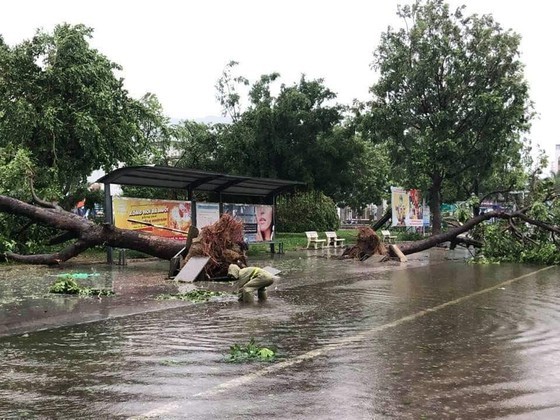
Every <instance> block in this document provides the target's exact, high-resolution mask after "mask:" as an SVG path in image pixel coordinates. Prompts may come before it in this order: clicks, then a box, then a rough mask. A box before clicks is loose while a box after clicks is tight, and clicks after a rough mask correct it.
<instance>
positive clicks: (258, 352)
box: [226, 338, 276, 363]
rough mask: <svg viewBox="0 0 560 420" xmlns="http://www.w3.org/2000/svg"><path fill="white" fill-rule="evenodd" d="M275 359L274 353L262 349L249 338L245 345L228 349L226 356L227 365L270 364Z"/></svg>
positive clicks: (236, 345)
mask: <svg viewBox="0 0 560 420" xmlns="http://www.w3.org/2000/svg"><path fill="white" fill-rule="evenodd" d="M275 359H276V352H275V351H274V350H272V349H270V348H268V347H262V346H260V345H259V344H257V343H256V342H255V339H254V338H251V340H250V341H249V343H247V344H234V345H233V346H231V347H230V348H229V354H228V355H227V356H226V362H228V363H246V362H272V361H274V360H275Z"/></svg>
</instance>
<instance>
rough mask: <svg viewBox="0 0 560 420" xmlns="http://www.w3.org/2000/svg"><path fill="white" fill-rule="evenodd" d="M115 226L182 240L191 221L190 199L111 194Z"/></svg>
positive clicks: (185, 236)
mask: <svg viewBox="0 0 560 420" xmlns="http://www.w3.org/2000/svg"><path fill="white" fill-rule="evenodd" d="M113 217H114V221H115V226H116V227H118V228H121V229H128V230H141V231H144V232H150V233H153V234H155V235H158V236H164V237H167V238H173V239H180V240H185V239H186V238H187V232H188V230H189V227H190V225H191V223H192V222H191V202H190V201H175V200H151V199H146V198H130V197H113Z"/></svg>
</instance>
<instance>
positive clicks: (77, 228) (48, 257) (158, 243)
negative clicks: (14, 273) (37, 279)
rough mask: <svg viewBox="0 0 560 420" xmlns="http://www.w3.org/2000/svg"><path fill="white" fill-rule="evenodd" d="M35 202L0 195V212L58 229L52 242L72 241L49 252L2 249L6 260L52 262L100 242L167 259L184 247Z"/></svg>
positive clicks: (154, 236) (170, 240) (65, 258)
mask: <svg viewBox="0 0 560 420" xmlns="http://www.w3.org/2000/svg"><path fill="white" fill-rule="evenodd" d="M35 202H37V203H38V204H39V205H34V204H29V203H25V202H23V201H20V200H17V199H15V198H11V197H7V196H4V195H0V211H1V212H5V213H9V214H13V215H18V216H24V217H27V218H29V219H30V220H32V221H33V222H35V223H39V224H42V225H45V226H50V227H52V228H55V229H58V230H60V231H61V232H62V233H61V235H59V236H58V237H57V238H56V239H54V240H52V241H51V243H57V242H60V241H62V240H66V241H68V240H72V242H71V243H70V244H69V245H67V246H66V247H64V248H63V249H62V250H60V251H58V252H54V253H51V254H38V255H20V254H16V253H13V252H5V253H4V255H5V257H6V259H8V260H12V261H16V262H20V263H28V264H46V265H54V264H59V263H61V262H64V261H67V260H69V259H70V258H73V257H75V256H77V255H79V254H80V253H82V252H84V251H85V250H87V249H89V248H93V247H96V246H99V245H104V246H110V247H114V248H128V249H133V250H135V251H140V252H143V253H146V254H148V255H151V256H154V257H158V258H162V259H166V260H169V259H171V258H172V257H173V256H174V255H175V254H176V253H177V252H179V251H180V250H181V248H182V247H183V244H182V243H181V242H179V241H176V240H173V239H168V238H162V237H159V236H156V235H152V234H150V233H146V232H140V231H132V230H125V229H119V228H116V227H114V226H112V225H110V224H102V225H98V224H95V223H93V222H92V221H90V220H88V219H85V218H84V217H81V216H79V215H77V214H74V213H71V212H69V211H66V210H63V209H62V208H60V207H59V206H57V205H56V204H53V203H48V202H43V201H37V200H35Z"/></svg>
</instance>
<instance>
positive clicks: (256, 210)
mask: <svg viewBox="0 0 560 420" xmlns="http://www.w3.org/2000/svg"><path fill="white" fill-rule="evenodd" d="M223 209H224V213H228V214H231V215H232V216H233V217H234V218H236V219H237V220H239V221H241V222H243V237H244V240H245V242H262V241H270V240H272V238H273V236H274V218H273V206H270V205H254V204H231V203H225V204H224V205H223Z"/></svg>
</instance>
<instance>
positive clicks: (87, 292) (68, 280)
mask: <svg viewBox="0 0 560 420" xmlns="http://www.w3.org/2000/svg"><path fill="white" fill-rule="evenodd" d="M76 274H80V275H82V274H85V273H74V274H60V275H58V276H57V277H58V280H56V281H55V282H54V283H53V284H52V285H51V287H50V289H49V292H50V293H58V294H66V295H79V296H81V297H92V296H96V297H100V296H112V295H114V294H115V292H113V291H112V290H110V289H93V288H90V287H83V286H80V285H79V284H78V282H76V280H75V279H74V278H75V276H76ZM88 276H89V275H88V274H86V277H83V276H78V278H87V277H88Z"/></svg>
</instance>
